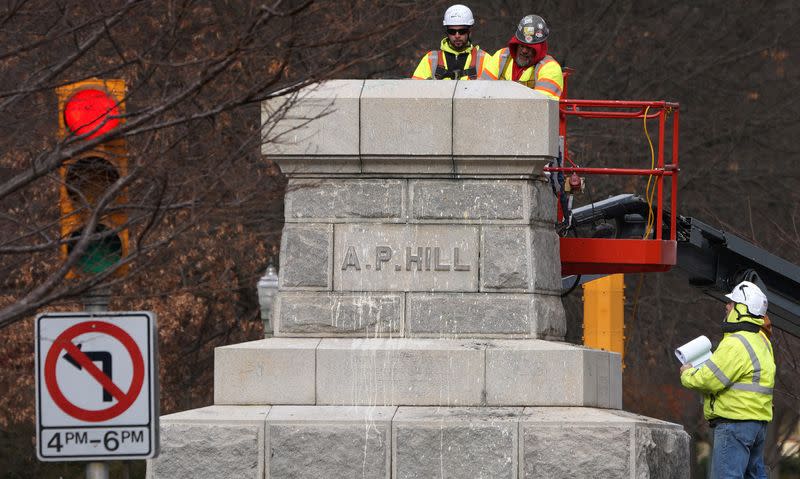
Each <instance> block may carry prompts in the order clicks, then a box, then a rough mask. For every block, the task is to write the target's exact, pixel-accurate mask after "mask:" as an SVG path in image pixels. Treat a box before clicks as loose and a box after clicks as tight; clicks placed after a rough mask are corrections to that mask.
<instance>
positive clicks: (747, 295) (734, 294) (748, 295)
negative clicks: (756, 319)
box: [725, 281, 769, 316]
mask: <svg viewBox="0 0 800 479" xmlns="http://www.w3.org/2000/svg"><path fill="white" fill-rule="evenodd" d="M725 297H726V298H728V299H730V300H731V301H733V302H734V303H739V304H743V305H745V306H747V311H748V312H749V313H750V314H752V315H753V316H764V313H766V312H767V306H768V305H769V303H768V302H767V296H766V295H765V294H764V293H763V292H762V291H761V288H759V287H758V286H756V285H755V284H753V283H751V282H750V281H742V282H741V283H739V284H737V285H736V286H735V287H734V288H733V291H731V294H726V295H725Z"/></svg>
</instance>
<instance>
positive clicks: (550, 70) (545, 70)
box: [488, 47, 564, 100]
mask: <svg viewBox="0 0 800 479" xmlns="http://www.w3.org/2000/svg"><path fill="white" fill-rule="evenodd" d="M513 62H514V59H513V58H511V54H510V52H509V49H508V47H505V48H501V49H500V50H497V51H496V52H495V54H494V55H493V56H492V62H491V66H490V67H488V68H489V69H490V70H491V73H492V75H494V76H496V77H497V79H498V80H512V79H513V78H512V72H513V70H514V68H513V66H512V63H513ZM517 82H519V83H522V84H523V85H525V86H527V87H529V88H533V89H534V90H536V91H538V92H542V93H544V94H545V95H547V96H548V97H549V98H552V99H554V100H558V99H560V98H561V92H562V90H563V89H564V75H563V73H562V72H561V65H559V64H558V62H557V61H556V60H555V58H553V57H551V56H550V55H545V57H544V58H543V59H542V60H541V61H540V62H539V63H537V64H536V65H531V66H529V67H528V68H526V69H525V70H524V71H523V72H522V75H521V76H520V77H519V80H517Z"/></svg>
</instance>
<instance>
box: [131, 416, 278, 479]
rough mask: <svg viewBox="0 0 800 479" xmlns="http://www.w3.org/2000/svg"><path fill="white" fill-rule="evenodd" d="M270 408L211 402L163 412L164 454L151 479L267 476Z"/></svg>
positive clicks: (151, 467) (150, 470) (151, 464)
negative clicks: (168, 413)
mask: <svg viewBox="0 0 800 479" xmlns="http://www.w3.org/2000/svg"><path fill="white" fill-rule="evenodd" d="M269 410H270V407H269V406H210V407H205V408H201V409H194V410H191V411H184V412H180V413H177V414H170V415H167V416H162V417H161V419H160V427H161V433H160V435H161V441H160V442H161V453H160V455H159V456H158V458H156V459H151V460H148V461H147V477H148V479H158V478H165V479H174V478H184V477H186V478H189V477H219V478H230V479H239V478H252V479H260V478H262V477H264V433H265V420H266V417H267V414H268V413H269Z"/></svg>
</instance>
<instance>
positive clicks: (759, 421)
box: [681, 281, 775, 479]
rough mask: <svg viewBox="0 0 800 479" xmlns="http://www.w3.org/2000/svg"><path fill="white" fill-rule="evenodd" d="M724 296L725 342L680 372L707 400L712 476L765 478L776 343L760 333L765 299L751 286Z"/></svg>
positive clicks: (747, 284)
mask: <svg viewBox="0 0 800 479" xmlns="http://www.w3.org/2000/svg"><path fill="white" fill-rule="evenodd" d="M726 297H727V298H728V299H729V300H730V302H729V303H728V304H727V305H726V311H727V315H726V317H725V321H723V323H722V331H723V333H724V336H723V338H722V341H720V343H719V346H718V347H717V349H716V351H714V354H712V355H711V358H710V359H708V360H707V361H705V362H704V363H703V364H701V365H698V367H693V366H692V365H691V364H689V363H687V364H684V365H683V366H682V367H681V383H682V384H683V385H684V387H686V388H689V389H693V390H695V391H698V392H700V393H702V394H703V396H704V401H703V414H704V416H705V418H706V419H708V421H709V423H710V424H711V427H712V428H714V450H713V453H712V456H711V477H712V478H729V477H748V478H763V479H766V478H767V472H766V468H765V467H764V457H763V456H764V439H765V437H766V431H767V423H768V422H769V421H771V420H772V388H773V387H774V386H775V360H774V358H773V352H772V344H771V343H770V341H769V338H767V336H766V334H764V332H763V331H762V329H761V327H762V325H763V324H764V315H765V313H766V312H767V297H766V296H765V295H764V293H763V292H762V291H761V289H759V287H758V286H756V285H755V284H753V283H751V282H749V281H743V282H741V283H739V284H738V285H736V287H735V288H733V291H732V292H731V294H728V295H726Z"/></svg>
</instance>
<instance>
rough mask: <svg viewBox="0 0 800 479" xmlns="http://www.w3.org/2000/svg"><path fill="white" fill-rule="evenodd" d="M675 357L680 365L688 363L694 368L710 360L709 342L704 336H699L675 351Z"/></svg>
mask: <svg viewBox="0 0 800 479" xmlns="http://www.w3.org/2000/svg"><path fill="white" fill-rule="evenodd" d="M675 356H677V357H678V361H680V362H681V364H686V363H689V364H691V365H692V366H694V367H696V368H697V367H700V365H701V364H703V363H704V362H706V361H708V360H709V359H710V358H711V341H709V339H708V338H707V337H705V336H699V337H697V338H694V339H692V340H691V341H689V342H688V343H686V344H684V345H683V346H681V347H679V348H678V349H676V350H675Z"/></svg>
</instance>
